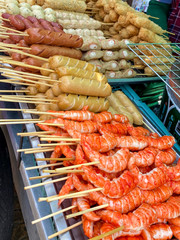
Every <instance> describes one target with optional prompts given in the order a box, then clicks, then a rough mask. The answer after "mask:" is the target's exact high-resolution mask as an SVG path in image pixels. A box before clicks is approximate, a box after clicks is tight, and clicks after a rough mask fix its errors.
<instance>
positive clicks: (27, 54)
mask: <svg viewBox="0 0 180 240" xmlns="http://www.w3.org/2000/svg"><path fill="white" fill-rule="evenodd" d="M7 34H9V33H7ZM5 35H6V34H5ZM11 35H18V34H14V33H11ZM19 35H20V36H22V34H19ZM0 48H2V49H4V50H6V51H10V52H15V53H19V54H22V55H25V56H28V57H33V58H37V59H39V60H43V61H48V59H47V58H43V57H39V56H36V55H34V54H30V53H27V52H23V51H21V50H17V49H9V48H6V47H3V46H2V45H0Z"/></svg>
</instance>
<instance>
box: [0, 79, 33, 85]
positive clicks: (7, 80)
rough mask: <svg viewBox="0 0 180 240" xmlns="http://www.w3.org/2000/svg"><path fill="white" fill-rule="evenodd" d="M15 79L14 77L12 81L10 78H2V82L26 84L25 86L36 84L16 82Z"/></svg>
mask: <svg viewBox="0 0 180 240" xmlns="http://www.w3.org/2000/svg"><path fill="white" fill-rule="evenodd" d="M13 80H14V79H11V81H9V79H6V80H0V82H4V83H11V84H17V85H25V86H35V84H32V83H22V82H16V81H13ZM15 80H16V79H15Z"/></svg>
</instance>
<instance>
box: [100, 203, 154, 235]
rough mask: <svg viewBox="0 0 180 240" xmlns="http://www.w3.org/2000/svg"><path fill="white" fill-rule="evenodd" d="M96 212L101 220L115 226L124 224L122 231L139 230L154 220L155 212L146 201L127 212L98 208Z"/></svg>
mask: <svg viewBox="0 0 180 240" xmlns="http://www.w3.org/2000/svg"><path fill="white" fill-rule="evenodd" d="M96 213H97V215H99V216H100V217H101V219H102V220H103V221H106V222H109V223H111V224H113V225H115V226H124V229H123V231H140V230H143V229H144V228H146V227H148V226H149V225H150V224H152V223H154V222H155V221H156V212H155V211H154V209H153V208H152V207H151V206H150V205H149V204H146V203H143V204H142V205H141V206H140V207H138V208H137V209H136V210H135V211H133V212H132V213H131V212H130V213H128V214H121V213H119V212H114V211H110V210H99V211H97V212H96Z"/></svg>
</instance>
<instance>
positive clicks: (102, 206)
mask: <svg viewBox="0 0 180 240" xmlns="http://www.w3.org/2000/svg"><path fill="white" fill-rule="evenodd" d="M108 206H109V204H103V205H100V206H97V207H92V208H89V209H86V210H83V211H80V212H77V213H73V214H69V215H67V216H66V219H70V218H73V217H77V216H80V215H83V214H85V213H89V212H93V211H96V210H99V209H102V208H106V207H108Z"/></svg>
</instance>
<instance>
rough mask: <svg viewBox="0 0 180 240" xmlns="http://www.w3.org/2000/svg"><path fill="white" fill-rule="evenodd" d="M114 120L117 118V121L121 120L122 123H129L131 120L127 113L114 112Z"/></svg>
mask: <svg viewBox="0 0 180 240" xmlns="http://www.w3.org/2000/svg"><path fill="white" fill-rule="evenodd" d="M113 120H115V121H116V122H120V123H128V122H129V119H128V117H126V116H125V115H122V114H114V115H113Z"/></svg>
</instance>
